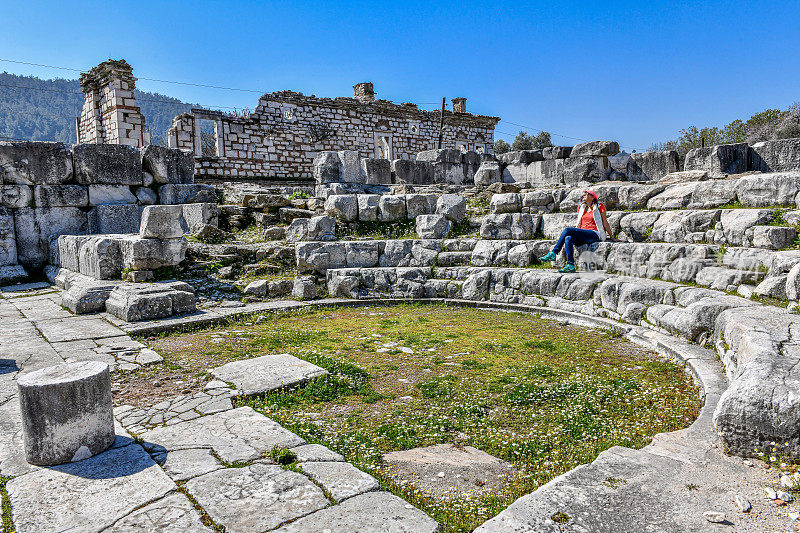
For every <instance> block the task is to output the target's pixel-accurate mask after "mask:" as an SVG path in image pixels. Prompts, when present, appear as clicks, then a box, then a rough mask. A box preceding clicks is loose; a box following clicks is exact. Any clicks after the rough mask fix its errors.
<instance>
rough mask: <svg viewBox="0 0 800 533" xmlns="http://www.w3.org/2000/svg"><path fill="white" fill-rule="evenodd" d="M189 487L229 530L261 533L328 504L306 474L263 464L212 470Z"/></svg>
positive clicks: (215, 520)
mask: <svg viewBox="0 0 800 533" xmlns="http://www.w3.org/2000/svg"><path fill="white" fill-rule="evenodd" d="M186 489H187V490H188V491H189V493H190V494H191V495H192V496H193V497H194V498H195V500H197V503H199V504H200V505H201V506H202V507H203V509H205V510H206V512H207V513H208V514H209V516H210V517H211V519H212V520H213V521H214V522H215V523H217V524H220V525H223V526H225V531H226V532H228V533H261V532H263V531H266V530H269V529H272V528H275V527H277V526H279V525H281V524H282V523H284V522H286V521H288V520H293V519H296V518H300V517H302V516H305V515H307V514H309V513H313V512H314V511H318V510H319V509H322V508H324V507H327V506H328V499H327V498H326V497H325V494H324V493H323V492H322V490H320V488H319V487H317V486H316V485H314V484H313V483H312V482H311V481H309V479H308V478H307V477H305V476H304V475H302V474H299V473H297V472H293V471H291V470H284V469H283V468H281V467H280V466H276V465H267V464H262V463H254V464H251V465H249V466H246V467H244V468H226V469H224V470H218V471H216V472H211V473H210V474H206V475H204V476H200V477H197V478H194V479H192V480H191V481H189V482H187V483H186ZM307 531H311V530H307Z"/></svg>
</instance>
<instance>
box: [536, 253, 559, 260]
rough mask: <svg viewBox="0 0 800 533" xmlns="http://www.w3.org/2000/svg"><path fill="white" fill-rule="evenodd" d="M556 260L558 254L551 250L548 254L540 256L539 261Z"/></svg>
mask: <svg viewBox="0 0 800 533" xmlns="http://www.w3.org/2000/svg"><path fill="white" fill-rule="evenodd" d="M555 260H556V254H554V253H553V252H550V253H548V254H547V255H543V256H542V257H540V258H539V261H542V262H544V261H555Z"/></svg>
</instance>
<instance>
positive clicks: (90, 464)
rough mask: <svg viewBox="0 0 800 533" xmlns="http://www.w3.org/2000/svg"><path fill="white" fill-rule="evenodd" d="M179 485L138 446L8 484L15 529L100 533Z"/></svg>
mask: <svg viewBox="0 0 800 533" xmlns="http://www.w3.org/2000/svg"><path fill="white" fill-rule="evenodd" d="M176 488H177V487H176V486H175V483H173V482H172V480H171V479H169V477H167V475H166V474H165V473H164V471H163V470H161V468H160V467H159V466H158V465H157V464H156V463H155V462H154V461H153V460H152V459H151V458H150V456H149V455H147V453H145V451H144V450H143V449H142V447H141V446H139V445H137V444H130V445H127V446H123V447H121V448H112V449H110V450H108V451H106V452H103V453H101V454H99V455H96V456H94V457H92V458H89V459H85V460H83V461H78V462H77V463H69V464H66V465H60V466H56V467H52V468H42V469H39V470H37V471H35V472H31V473H30V474H25V475H24V476H20V477H16V478H14V479H12V480H11V481H9V482H8V483H7V484H6V490H7V491H8V497H9V499H10V501H11V507H12V509H13V518H14V527H15V528H16V531H17V533H28V532H31V533H33V532H36V533H38V532H41V531H70V532H71V533H72V532H74V533H79V532H80V533H83V532H87V533H88V532H99V531H102V530H103V529H104V528H107V527H108V526H111V525H112V524H114V523H115V522H116V521H117V520H119V519H120V518H122V517H124V516H126V515H127V514H129V513H131V512H132V511H133V510H135V509H136V508H138V507H141V506H143V505H145V504H148V503H150V502H152V501H154V500H156V499H158V498H161V497H163V496H165V495H167V494H168V493H170V492H172V491H174V490H175V489H176Z"/></svg>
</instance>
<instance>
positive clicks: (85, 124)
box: [78, 59, 150, 148]
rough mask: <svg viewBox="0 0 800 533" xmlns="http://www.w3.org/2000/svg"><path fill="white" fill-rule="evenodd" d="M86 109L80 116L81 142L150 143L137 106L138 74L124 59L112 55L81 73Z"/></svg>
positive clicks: (138, 145)
mask: <svg viewBox="0 0 800 533" xmlns="http://www.w3.org/2000/svg"><path fill="white" fill-rule="evenodd" d="M80 82H81V87H82V88H83V110H82V111H81V116H80V117H78V143H92V144H125V145H128V146H133V147H135V148H143V147H145V146H147V145H149V144H150V138H149V137H150V135H149V134H148V133H147V132H146V131H145V120H144V116H143V115H142V113H141V110H140V109H139V107H137V106H136V97H135V96H134V94H133V91H134V89H136V78H134V77H133V69H132V68H131V66H130V65H129V64H128V63H127V62H126V61H125V60H124V59H122V60H113V59H109V60H108V61H104V62H103V63H100V64H99V65H97V66H96V67H94V68H93V69H92V70H90V71H89V72H84V73H83V74H81V79H80Z"/></svg>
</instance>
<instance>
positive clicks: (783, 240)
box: [753, 226, 797, 250]
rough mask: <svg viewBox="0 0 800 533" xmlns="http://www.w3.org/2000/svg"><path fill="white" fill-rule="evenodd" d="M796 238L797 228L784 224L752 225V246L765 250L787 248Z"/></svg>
mask: <svg viewBox="0 0 800 533" xmlns="http://www.w3.org/2000/svg"><path fill="white" fill-rule="evenodd" d="M796 238H797V230H796V229H794V228H790V227H786V226H753V246H755V247H756V248H766V249H767V250H780V249H782V248H787V247H788V246H790V245H791V244H792V243H794V240H795V239H796Z"/></svg>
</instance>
